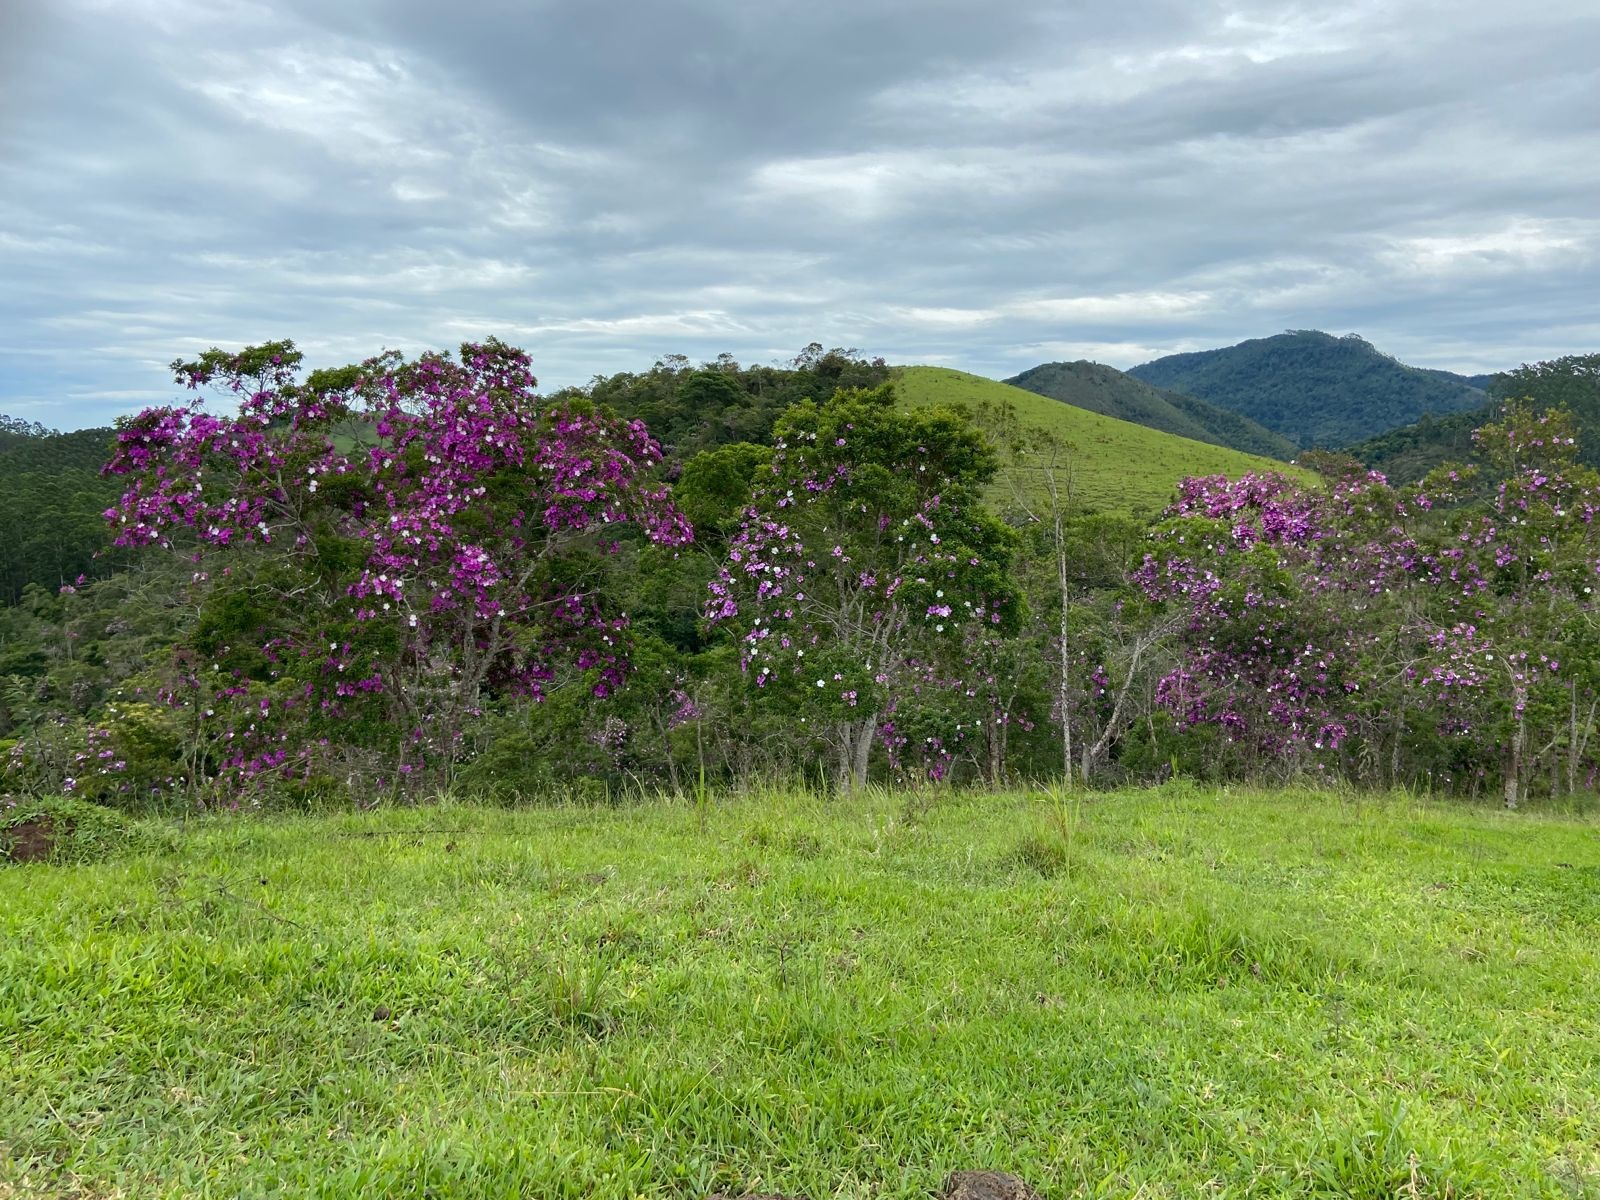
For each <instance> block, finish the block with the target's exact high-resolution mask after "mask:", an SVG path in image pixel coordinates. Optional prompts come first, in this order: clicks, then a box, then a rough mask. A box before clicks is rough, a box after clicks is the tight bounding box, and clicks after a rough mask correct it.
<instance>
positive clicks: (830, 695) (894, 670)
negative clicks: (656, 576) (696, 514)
mask: <svg viewBox="0 0 1600 1200" xmlns="http://www.w3.org/2000/svg"><path fill="white" fill-rule="evenodd" d="M774 435H775V439H776V440H775V444H774V449H773V455H772V459H771V462H770V464H769V465H768V467H767V468H766V472H765V477H763V476H758V482H757V483H756V484H755V487H754V490H753V491H752V492H751V495H750V500H749V506H748V508H747V509H746V511H745V513H744V521H743V523H742V525H741V526H740V529H739V532H738V533H737V534H736V535H735V536H734V537H733V538H732V540H731V541H730V543H729V549H728V561H727V563H726V564H725V565H724V566H723V567H722V568H721V570H720V571H719V572H718V576H717V578H716V579H715V580H713V581H712V583H711V585H710V590H711V593H712V598H711V600H710V601H709V602H708V604H707V609H706V614H707V617H708V618H709V619H710V620H712V621H714V622H737V628H738V629H739V630H740V640H741V645H742V650H741V662H740V665H741V668H742V669H743V670H744V671H745V672H746V673H747V674H748V675H749V677H750V679H751V682H752V683H753V684H754V686H755V687H756V688H758V689H761V690H764V691H765V690H769V689H770V692H769V694H770V695H771V696H772V697H773V699H772V701H771V702H772V703H776V704H782V705H783V706H784V707H785V709H786V711H788V712H789V714H790V717H791V719H793V718H794V717H795V716H799V717H800V718H801V719H803V720H808V721H811V722H814V724H815V727H817V728H818V729H819V731H821V730H826V731H827V737H828V739H829V741H830V743H831V745H832V748H833V750H834V752H835V754H836V755H837V758H838V767H837V769H836V771H835V778H836V780H837V781H838V784H839V785H840V786H841V787H857V788H859V787H860V786H862V785H863V784H864V783H865V781H866V773H867V767H868V754H869V748H870V745H871V741H872V738H873V736H874V734H875V733H876V734H877V735H878V736H881V737H882V738H884V739H885V741H886V743H887V744H888V745H889V747H890V748H891V750H892V751H898V750H899V749H901V748H903V747H905V746H907V744H908V743H907V742H906V741H905V738H904V732H903V730H901V729H900V728H899V724H900V722H901V721H902V720H903V714H902V707H903V706H906V705H907V704H908V701H909V700H910V698H911V696H913V695H916V694H919V693H920V691H921V689H923V688H925V687H926V688H928V689H929V690H930V691H938V690H949V688H948V685H947V684H946V679H947V677H948V676H949V675H950V674H952V673H953V669H954V667H955V665H956V664H957V663H960V662H961V661H962V660H963V659H964V658H967V659H970V652H971V649H972V648H971V647H970V646H967V647H964V646H963V639H967V640H968V641H970V636H971V635H970V631H972V630H974V629H977V630H987V629H990V628H993V629H995V630H997V631H1003V630H1004V629H1005V628H1006V627H1007V626H1008V625H1012V624H1014V623H1015V618H1016V609H1017V603H1018V599H1019V598H1018V596H1017V595H1016V593H1015V590H1014V588H1013V587H1012V585H1011V583H1010V581H1009V579H1008V564H1009V560H1010V556H1011V549H1012V545H1011V543H1012V538H1011V536H1010V535H1009V531H1008V530H1007V529H1006V528H1005V527H1004V526H1003V525H1001V524H1000V523H999V522H998V521H996V520H995V519H994V518H993V517H992V516H991V515H989V514H988V513H987V512H986V511H985V510H984V509H983V507H982V506H981V504H980V502H979V496H980V494H981V489H982V487H983V485H984V484H985V483H987V482H988V481H989V480H990V479H991V478H992V477H993V475H994V471H995V460H994V454H993V451H992V450H991V449H990V447H989V446H988V444H987V443H986V442H985V440H984V438H983V436H982V435H981V434H980V433H979V432H978V431H977V430H976V429H975V428H973V427H972V425H971V424H970V422H969V421H968V420H966V419H965V418H964V417H962V416H961V415H960V414H959V413H957V412H955V411H953V410H949V409H942V408H934V409H922V410H914V411H910V412H908V411H906V410H903V409H898V408H896V407H895V404H894V391H893V388H892V387H891V386H888V385H886V386H884V387H881V388H878V389H875V390H873V391H870V392H868V391H840V392H838V393H836V394H835V395H834V396H833V398H832V399H830V400H829V401H827V402H826V403H825V404H823V405H820V406H819V405H815V404H810V403H806V404H800V405H796V406H795V407H794V408H791V409H790V410H788V412H786V413H785V414H784V416H783V418H782V419H781V420H780V421H779V423H778V425H777V428H776V429H775V431H774ZM958 690H959V689H958ZM914 744H915V745H920V746H923V747H926V748H927V749H926V751H925V753H926V754H928V755H930V756H931V760H932V761H931V762H930V764H929V770H930V772H931V773H932V774H933V775H934V776H935V777H938V776H942V775H943V774H944V773H945V770H946V767H947V764H948V758H949V753H948V747H947V746H946V745H945V739H944V738H943V737H940V736H938V735H935V734H927V735H925V736H924V738H923V739H922V740H921V741H920V742H918V743H914Z"/></svg>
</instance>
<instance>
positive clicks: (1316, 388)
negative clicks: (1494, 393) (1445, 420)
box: [1128, 330, 1489, 448]
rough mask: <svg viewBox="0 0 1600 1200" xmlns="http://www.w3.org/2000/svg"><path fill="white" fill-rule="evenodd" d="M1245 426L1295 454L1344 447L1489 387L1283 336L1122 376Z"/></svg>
mask: <svg viewBox="0 0 1600 1200" xmlns="http://www.w3.org/2000/svg"><path fill="white" fill-rule="evenodd" d="M1128 374H1129V375H1132V376H1133V377H1134V378H1135V379H1139V380H1142V381H1143V382H1145V383H1147V384H1150V385H1151V386H1152V387H1156V388H1162V389H1166V390H1168V391H1175V392H1182V393H1185V394H1187V395H1189V396H1194V397H1197V398H1198V399H1200V400H1204V401H1206V402H1207V403H1208V404H1211V405H1213V406H1215V407H1217V408H1222V409H1227V410H1228V411H1230V412H1234V413H1238V414H1240V415H1242V416H1245V417H1248V418H1249V419H1250V420H1252V421H1254V422H1256V423H1257V424H1258V425H1261V426H1264V427H1265V428H1266V429H1268V430H1270V431H1272V432H1273V433H1276V434H1279V435H1281V436H1282V437H1285V438H1288V439H1289V440H1290V441H1292V442H1293V443H1295V444H1296V445H1297V446H1299V447H1302V448H1310V447H1319V448H1334V447H1339V446H1348V445H1350V444H1352V443H1354V442H1359V441H1361V440H1363V439H1365V438H1370V437H1374V436H1376V435H1377V434H1380V433H1383V432H1385V431H1386V430H1390V429H1393V428H1395V427H1396V426H1399V425H1408V424H1411V423H1412V422H1415V421H1419V420H1421V419H1422V417H1423V416H1424V415H1425V414H1432V415H1433V416H1434V417H1442V416H1445V415H1447V414H1450V413H1458V412H1464V411H1467V410H1469V409H1476V408H1481V407H1482V406H1483V405H1484V404H1485V403H1486V402H1487V401H1488V395H1487V394H1486V392H1485V391H1484V387H1485V385H1486V384H1487V383H1488V382H1489V377H1487V376H1483V375H1476V376H1464V375H1456V374H1453V373H1451V372H1449V371H1433V370H1425V369H1423V368H1421V367H1408V366H1406V365H1405V364H1404V363H1402V362H1400V361H1398V360H1397V359H1394V358H1391V357H1390V356H1389V355H1387V354H1384V353H1382V352H1381V351H1380V350H1378V349H1377V348H1376V347H1375V346H1373V345H1372V343H1370V342H1368V341H1366V340H1365V339H1364V338H1361V337H1358V336H1356V335H1355V334H1347V335H1346V336H1344V337H1335V336H1333V335H1332V334H1327V333H1322V332H1319V331H1317V330H1291V331H1289V332H1287V333H1280V334H1277V335H1276V336H1274V337H1266V338H1255V339H1252V340H1250V341H1247V342H1240V343H1239V344H1238V345H1237V346H1227V347H1223V348H1222V349H1218V350H1201V351H1198V352H1196V353H1193V354H1173V355H1169V356H1167V357H1166V358H1158V359H1156V360H1155V361H1154V362H1148V363H1145V364H1144V365H1143V366H1138V367H1134V368H1133V369H1132V370H1131V371H1129V372H1128Z"/></svg>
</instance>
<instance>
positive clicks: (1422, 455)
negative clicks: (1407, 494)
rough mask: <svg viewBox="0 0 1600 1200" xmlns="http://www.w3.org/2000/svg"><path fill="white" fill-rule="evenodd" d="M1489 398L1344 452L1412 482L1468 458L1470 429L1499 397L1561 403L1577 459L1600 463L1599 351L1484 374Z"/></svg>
mask: <svg viewBox="0 0 1600 1200" xmlns="http://www.w3.org/2000/svg"><path fill="white" fill-rule="evenodd" d="M1478 378H1487V380H1488V381H1489V389H1488V398H1489V402H1488V403H1487V404H1485V405H1483V406H1481V407H1479V408H1474V409H1469V410H1468V411H1466V412H1459V413H1452V414H1450V415H1449V416H1444V417H1426V418H1424V419H1423V420H1421V421H1417V422H1415V423H1413V424H1410V425H1404V426H1401V427H1400V428H1399V429H1391V430H1388V431H1386V432H1384V433H1381V434H1379V435H1378V436H1377V437H1372V438H1368V439H1367V440H1366V441H1363V442H1359V443H1357V444H1356V445H1354V446H1351V447H1350V448H1349V452H1350V453H1351V454H1352V455H1354V456H1355V457H1356V458H1357V459H1359V460H1360V461H1361V462H1363V463H1365V464H1366V465H1367V466H1369V467H1371V468H1372V469H1373V470H1376V471H1382V472H1383V473H1384V474H1385V475H1387V476H1389V478H1390V479H1392V480H1394V481H1395V482H1397V483H1413V482H1415V481H1416V480H1418V479H1421V478H1422V477H1423V476H1424V475H1426V474H1427V473H1428V472H1429V471H1431V470H1433V468H1434V467H1437V466H1439V465H1440V464H1442V463H1447V462H1466V461H1467V460H1468V459H1470V458H1472V457H1473V446H1472V431H1473V430H1474V429H1476V428H1478V426H1480V425H1484V424H1487V423H1488V422H1490V421H1493V420H1495V419H1497V416H1498V412H1499V406H1500V403H1501V401H1503V400H1507V399H1527V400H1529V401H1531V402H1532V403H1533V406H1534V407H1535V408H1538V409H1545V408H1552V407H1556V406H1558V405H1559V406H1560V407H1562V408H1565V409H1567V410H1569V411H1570V412H1571V413H1572V415H1573V416H1574V417H1575V418H1576V419H1577V423H1578V431H1579V432H1578V442H1579V453H1578V458H1579V461H1581V462H1583V463H1586V464H1588V465H1589V466H1591V467H1600V354H1573V355H1568V356H1567V357H1565V358H1556V359H1551V360H1549V361H1548V362H1538V363H1524V364H1523V365H1522V366H1520V367H1518V368H1517V369H1516V370H1514V371H1506V372H1504V373H1503V374H1500V375H1492V376H1488V377H1483V376H1479V377H1478Z"/></svg>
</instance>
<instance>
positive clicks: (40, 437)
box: [0, 416, 122, 604]
mask: <svg viewBox="0 0 1600 1200" xmlns="http://www.w3.org/2000/svg"><path fill="white" fill-rule="evenodd" d="M111 439H112V431H111V430H109V429H81V430H78V431H77V432H75V433H58V432H56V431H55V430H51V429H46V428H44V427H43V426H42V425H38V424H29V423H27V422H24V421H19V420H16V419H15V418H11V417H5V416H0V603H5V604H15V603H17V602H18V601H19V600H20V599H21V598H22V591H23V589H24V588H25V587H26V586H27V585H28V584H30V583H37V584H40V585H43V586H46V587H49V588H51V589H54V588H58V587H60V586H61V585H62V584H65V583H70V582H72V581H73V580H75V579H77V578H78V576H80V575H88V576H94V577H99V576H102V575H105V574H109V572H110V570H111V569H112V568H113V566H114V565H116V564H117V563H118V562H119V561H120V560H118V559H108V558H106V557H104V556H101V557H99V558H97V557H96V555H97V553H98V552H99V551H100V550H102V549H103V548H104V546H105V544H106V536H105V520H104V518H103V517H102V515H101V514H102V513H104V512H105V510H106V509H107V508H109V507H110V506H111V505H112V504H113V503H114V502H115V501H116V498H117V496H118V495H119V494H120V493H121V490H122V489H121V488H120V487H118V486H117V484H116V481H115V480H112V479H107V478H105V477H104V476H102V475H101V474H100V468H101V467H102V466H104V465H105V461H106V456H107V455H108V454H109V453H110V449H111Z"/></svg>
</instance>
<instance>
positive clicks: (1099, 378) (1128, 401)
mask: <svg viewBox="0 0 1600 1200" xmlns="http://www.w3.org/2000/svg"><path fill="white" fill-rule="evenodd" d="M1006 382H1007V383H1009V384H1010V385H1011V386H1013V387H1019V388H1023V389H1025V390H1027V391H1030V392H1037V393H1038V394H1039V395H1041V396H1048V397H1049V398H1050V399H1052V400H1060V401H1062V402H1063V403H1065V404H1073V405H1076V406H1077V407H1079V408H1087V409H1088V410H1089V411H1090V412H1097V413H1100V414H1101V415H1103V416H1107V417H1116V418H1118V419H1119V420H1123V421H1132V422H1133V423H1134V424H1135V425H1148V426H1149V427H1150V428H1151V429H1159V430H1161V431H1162V432H1164V433H1175V434H1177V435H1178V436H1179V437H1186V438H1190V439H1192V440H1194V441H1197V442H1209V443H1210V444H1211V445H1213V446H1226V447H1229V448H1230V449H1233V450H1242V451H1244V452H1245V453H1246V454H1260V455H1264V456H1265V457H1267V458H1281V459H1284V460H1285V461H1287V460H1289V459H1292V458H1293V457H1294V455H1295V445H1294V443H1293V442H1291V441H1290V440H1289V439H1288V438H1286V437H1282V436H1281V435H1279V434H1276V433H1273V432H1272V431H1271V430H1270V429H1264V428H1263V427H1262V426H1260V425H1258V424H1256V422H1254V421H1252V420H1251V419H1250V418H1249V417H1246V416H1243V415H1241V414H1239V413H1236V412H1230V411H1229V410H1227V409H1225V408H1219V407H1217V406H1216V405H1214V404H1207V403H1206V402H1205V401H1204V400H1199V399H1196V398H1195V397H1194V396H1186V395H1184V394H1183V393H1182V392H1167V391H1162V390H1161V389H1160V388H1156V387H1151V386H1150V385H1149V384H1148V383H1145V382H1144V381H1143V380H1141V379H1135V378H1134V377H1133V376H1132V375H1128V374H1125V373H1124V372H1122V371H1119V370H1117V369H1116V368H1115V367H1108V366H1106V365H1104V364H1103V363H1094V362H1086V361H1083V360H1080V361H1078V362H1053V363H1042V364H1040V365H1039V366H1037V367H1031V368H1029V369H1028V370H1026V371H1024V372H1022V374H1020V375H1015V376H1013V377H1012V378H1010V379H1008V380H1006Z"/></svg>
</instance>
